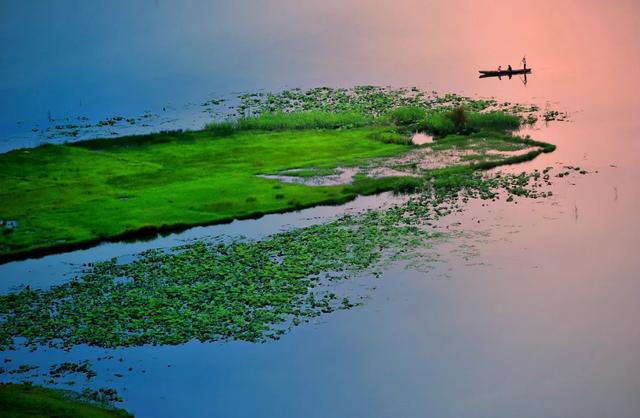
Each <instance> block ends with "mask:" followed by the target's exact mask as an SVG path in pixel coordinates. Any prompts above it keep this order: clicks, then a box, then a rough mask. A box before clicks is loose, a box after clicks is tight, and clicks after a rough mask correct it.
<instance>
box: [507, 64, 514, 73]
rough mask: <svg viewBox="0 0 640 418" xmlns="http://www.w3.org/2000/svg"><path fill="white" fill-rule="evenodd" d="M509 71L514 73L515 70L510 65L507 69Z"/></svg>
mask: <svg viewBox="0 0 640 418" xmlns="http://www.w3.org/2000/svg"><path fill="white" fill-rule="evenodd" d="M507 71H509V72H512V71H513V68H511V64H509V66H508V67H507Z"/></svg>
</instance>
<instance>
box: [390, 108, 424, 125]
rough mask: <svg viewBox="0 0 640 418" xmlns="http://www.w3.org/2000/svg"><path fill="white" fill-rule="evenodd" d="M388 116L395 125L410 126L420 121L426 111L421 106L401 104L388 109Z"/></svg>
mask: <svg viewBox="0 0 640 418" xmlns="http://www.w3.org/2000/svg"><path fill="white" fill-rule="evenodd" d="M388 116H389V118H390V119H391V122H393V124H394V125H396V126H410V125H414V124H417V123H420V122H422V120H423V119H424V117H425V116H426V113H425V111H424V109H423V108H421V107H417V106H402V107H399V108H397V109H393V110H392V111H390V112H389V114H388Z"/></svg>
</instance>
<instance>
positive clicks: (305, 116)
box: [206, 111, 373, 134]
mask: <svg viewBox="0 0 640 418" xmlns="http://www.w3.org/2000/svg"><path fill="white" fill-rule="evenodd" d="M372 123H373V118H371V117H369V116H365V115H363V114H360V113H355V112H337V113H330V112H320V111H309V112H296V113H284V112H277V113H265V114H262V115H260V116H256V117H248V118H240V119H238V120H236V121H224V122H213V123H210V124H208V125H207V126H206V129H209V130H211V131H214V132H216V133H221V134H224V133H229V132H234V131H246V130H261V131H274V130H288V129H336V128H355V127H360V126H366V125H370V124H372Z"/></svg>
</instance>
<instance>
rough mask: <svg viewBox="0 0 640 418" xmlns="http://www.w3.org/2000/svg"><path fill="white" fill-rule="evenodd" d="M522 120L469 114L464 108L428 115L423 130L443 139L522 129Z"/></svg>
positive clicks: (502, 115)
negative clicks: (485, 131)
mask: <svg viewBox="0 0 640 418" xmlns="http://www.w3.org/2000/svg"><path fill="white" fill-rule="evenodd" d="M520 123H521V121H520V118H519V117H518V116H516V115H511V114H508V113H505V112H488V113H478V112H468V111H466V110H465V109H464V108H463V107H462V106H460V107H457V108H455V109H453V110H451V111H447V112H437V113H432V114H430V115H428V116H427V117H426V118H425V120H424V122H423V123H422V129H423V130H424V131H426V132H428V133H430V134H432V135H435V136H438V137H443V136H447V135H452V134H468V133H472V132H478V131H482V130H490V131H511V130H514V129H518V128H519V127H520Z"/></svg>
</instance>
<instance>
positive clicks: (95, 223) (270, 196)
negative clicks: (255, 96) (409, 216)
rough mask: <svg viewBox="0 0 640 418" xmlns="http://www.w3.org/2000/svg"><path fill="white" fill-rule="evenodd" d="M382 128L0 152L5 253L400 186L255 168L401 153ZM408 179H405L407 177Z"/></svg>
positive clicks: (147, 139)
mask: <svg viewBox="0 0 640 418" xmlns="http://www.w3.org/2000/svg"><path fill="white" fill-rule="evenodd" d="M378 130H379V128H375V127H368V128H357V129H337V130H334V129H332V130H317V129H313V130H295V131H262V132H258V131H238V132H233V133H230V134H225V135H216V134H214V133H212V132H210V131H207V130H203V131H198V132H186V133H164V134H154V135H147V136H137V137H128V138H127V137H125V138H120V139H116V140H113V139H109V140H94V141H86V142H82V143H77V144H74V145H47V146H42V147H39V148H35V149H29V150H17V151H12V152H9V153H6V154H2V155H0V201H2V202H3V203H2V206H1V207H0V219H1V220H5V221H16V222H17V227H16V228H13V229H9V228H4V229H3V231H2V233H1V234H0V259H2V257H4V258H5V259H6V258H7V257H8V256H15V255H20V254H29V253H32V254H37V252H38V251H40V250H43V249H55V248H57V249H60V250H63V249H65V248H73V247H74V246H76V245H78V244H80V243H87V244H90V243H95V242H97V241H100V240H104V239H107V238H114V237H125V236H127V235H131V236H134V235H136V234H138V233H140V231H141V230H147V231H148V232H156V231H158V230H159V229H165V230H168V229H180V228H184V227H186V226H190V225H202V224H210V223H215V222H220V221H224V220H230V219H234V218H241V217H249V216H256V215H260V214H264V213H271V212H280V211H286V210H291V209H296V208H302V207H308V206H311V205H315V204H321V203H332V202H343V201H346V200H348V199H352V198H353V197H355V196H356V195H357V194H366V193H367V192H370V193H372V192H376V191H379V190H381V189H384V188H387V189H388V188H389V187H392V186H393V185H394V181H393V180H389V179H380V180H377V181H372V180H363V181H360V182H356V183H354V184H353V185H345V186H332V187H309V186H304V185H296V184H283V183H281V182H279V181H277V180H268V179H264V178H260V177H257V176H256V174H260V173H263V174H268V173H271V174H273V173H277V172H279V171H282V170H286V169H291V168H298V167H316V168H326V169H330V168H334V167H337V166H344V165H355V164H358V163H360V162H362V161H364V160H366V159H370V158H374V157H383V156H390V155H397V154H399V153H401V152H403V151H405V150H407V149H408V147H407V146H406V145H399V144H392V143H383V142H381V141H378V140H375V139H372V138H371V137H372V135H373V134H374V133H376V132H378ZM406 181H407V180H406V179H405V180H403V179H400V180H397V182H400V183H402V182H406Z"/></svg>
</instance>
